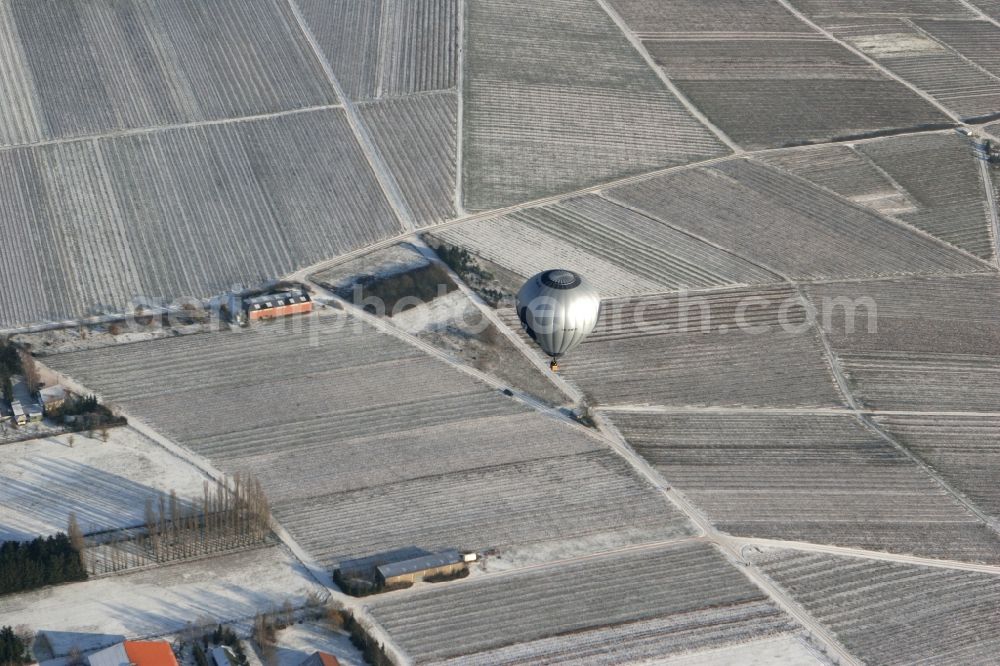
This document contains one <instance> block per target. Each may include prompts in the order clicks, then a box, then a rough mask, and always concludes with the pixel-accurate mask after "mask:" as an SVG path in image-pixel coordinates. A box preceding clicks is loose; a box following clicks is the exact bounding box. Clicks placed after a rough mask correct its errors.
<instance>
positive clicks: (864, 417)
mask: <svg viewBox="0 0 1000 666" xmlns="http://www.w3.org/2000/svg"><path fill="white" fill-rule="evenodd" d="M796 289H798V290H800V291H799V295H800V297H801V298H802V300H803V301H804V302H805V303H806V304H808V306H809V307H814V306H813V305H812V301H810V300H809V297H808V295H807V294H805V293H804V291H803V290H801V287H800V286H799V285H796ZM814 328H815V329H816V331H817V334H818V335H819V339H820V341H821V342H822V343H823V351H824V353H825V354H826V357H827V363H828V364H829V365H830V367H831V369H832V371H833V375H834V378H835V380H836V382H837V386H838V387H839V388H840V390H841V391H842V392H843V393H844V397H845V398H846V399H847V402H848V405H849V406H850V408H851V410H852V411H853V412H854V414H855V418H857V420H858V422H859V423H860V424H861V425H862V426H863V427H865V428H866V429H867V430H868V431H870V432H872V433H874V434H876V435H878V436H879V437H880V438H882V439H883V440H885V441H886V442H888V443H889V444H890V445H891V446H892V447H893V448H895V449H896V450H897V451H899V452H900V453H902V454H903V455H904V456H906V457H907V458H908V459H909V460H910V461H911V462H912V463H913V464H915V465H916V466H917V468H918V469H920V470H921V471H923V472H924V474H926V475H927V476H928V477H930V478H931V479H932V480H934V482H935V483H937V484H938V486H940V487H941V488H942V489H943V490H944V491H945V492H946V493H947V494H948V495H950V496H951V497H952V499H954V500H956V501H957V502H958V503H959V504H961V505H962V506H963V507H965V509H966V510H967V511H969V512H970V513H971V514H972V515H973V516H975V517H976V518H977V519H978V520H980V521H981V522H982V523H983V524H985V525H986V527H987V528H989V529H990V530H991V531H992V532H994V533H995V534H997V535H1000V521H998V520H997V519H995V518H992V517H991V516H989V515H987V514H986V513H985V512H983V511H982V509H980V508H979V507H978V506H976V504H975V503H974V502H972V500H970V499H969V498H967V497H966V496H965V494H964V493H962V492H961V491H959V490H958V489H957V488H955V487H953V486H952V485H951V483H949V482H948V481H947V480H946V479H945V478H944V477H942V476H941V475H940V474H939V473H938V472H937V470H935V469H934V468H933V467H931V466H930V465H928V464H927V463H926V462H924V461H923V459H922V458H920V457H919V456H918V455H916V454H915V453H913V452H912V451H911V450H910V449H909V447H906V446H903V445H902V444H900V443H899V441H898V440H897V439H896V438H895V437H893V436H892V435H891V434H889V433H888V432H886V431H885V430H884V429H883V428H882V426H880V425H879V424H878V423H877V422H876V421H875V420H874V419H872V418H871V416H869V414H868V413H866V410H865V408H864V407H863V406H862V405H861V403H859V402H858V401H857V399H856V398H855V396H854V393H853V391H852V390H851V387H850V382H848V381H847V377H846V376H845V375H844V372H843V368H842V367H841V365H840V359H839V358H838V356H837V354H836V352H834V350H833V347H832V346H831V345H830V341H829V339H828V338H827V335H826V330H825V329H824V328H823V325H822V324H821V323H819V322H815V323H814Z"/></svg>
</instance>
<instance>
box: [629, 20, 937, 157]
mask: <svg viewBox="0 0 1000 666" xmlns="http://www.w3.org/2000/svg"><path fill="white" fill-rule="evenodd" d="M803 31H804V32H809V31H808V29H805V28H804V30H803ZM733 37H734V36H733V35H732V34H731V33H730V34H724V35H721V36H720V35H712V34H711V33H708V34H697V33H696V34H693V35H682V36H678V37H677V38H672V37H670V36H665V38H659V37H651V38H649V39H645V40H643V45H644V46H645V47H646V49H647V50H648V51H649V53H650V55H651V56H652V57H653V59H654V61H655V62H656V64H657V65H659V66H660V67H661V68H662V69H663V71H664V73H665V74H666V75H667V76H668V77H669V78H670V80H671V81H673V82H674V83H675V84H676V85H677V87H678V88H679V89H680V91H681V92H682V93H683V94H684V95H686V96H687V97H688V99H690V100H691V102H692V103H693V104H694V105H695V106H696V107H697V108H698V109H699V110H700V111H701V112H702V113H704V114H705V115H706V116H707V117H708V118H709V120H711V121H712V122H713V123H715V124H716V125H717V126H718V127H719V128H720V129H721V130H722V131H723V132H725V133H726V134H727V135H728V136H729V137H731V138H732V139H733V141H735V142H736V143H737V144H739V145H740V146H742V147H744V148H746V149H759V148H773V147H781V146H790V145H798V144H802V143H814V142H822V141H829V140H831V139H838V138H840V137H848V136H857V135H864V134H868V133H872V132H878V131H880V130H887V129H896V128H916V127H923V126H928V125H934V124H940V123H945V122H947V121H948V118H947V117H946V116H945V115H943V114H942V113H941V112H940V111H938V110H937V109H935V108H934V107H933V106H931V105H930V104H929V103H928V102H927V101H925V100H924V99H922V98H921V97H920V96H918V95H917V94H916V93H914V92H913V91H911V90H909V89H907V88H906V87H905V86H903V85H902V84H900V83H899V82H897V81H894V80H892V79H889V78H887V77H885V76H884V75H883V74H882V73H881V72H879V71H878V70H877V69H875V68H874V67H872V66H871V65H870V64H869V63H867V62H866V61H864V60H863V59H861V58H859V57H858V56H857V55H855V54H853V53H851V52H850V51H849V50H847V49H845V48H844V47H843V46H841V45H839V44H836V43H834V42H831V41H829V40H826V39H824V38H823V37H822V36H821V35H818V34H815V33H814V34H811V35H789V36H787V37H783V36H778V35H772V34H767V33H752V32H747V33H742V34H737V35H736V37H738V38H733Z"/></svg>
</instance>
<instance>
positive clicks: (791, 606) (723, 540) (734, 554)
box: [594, 412, 861, 666]
mask: <svg viewBox="0 0 1000 666" xmlns="http://www.w3.org/2000/svg"><path fill="white" fill-rule="evenodd" d="M594 420H595V421H597V423H598V425H599V427H600V430H601V433H603V434H604V435H605V437H606V439H607V441H608V443H609V445H611V446H612V448H613V449H614V450H615V451H617V452H618V453H619V455H621V456H622V457H624V458H625V459H626V461H628V462H629V463H630V464H631V465H632V466H633V467H634V468H635V469H636V471H638V472H640V473H642V474H643V475H644V476H645V477H646V478H647V479H648V480H649V481H650V482H652V483H653V484H654V485H656V487H657V488H659V490H660V492H661V493H662V494H663V495H665V496H666V497H667V498H668V499H669V500H670V501H671V502H672V503H673V504H674V505H675V506H677V508H678V509H680V510H681V511H682V512H684V513H685V514H686V515H687V517H688V519H689V520H691V521H692V522H694V523H695V524H696V525H697V526H698V527H699V528H700V529H701V530H702V532H703V537H702V538H703V539H704V540H706V541H708V542H710V543H711V544H713V545H714V546H715V547H716V549H718V550H719V551H720V554H722V555H723V556H724V557H726V559H727V560H728V561H729V563H730V565H731V566H733V567H735V568H736V569H737V570H739V571H741V572H743V575H745V576H746V577H747V578H749V579H750V581H751V582H752V583H753V584H754V585H756V586H757V588H758V589H760V590H761V591H762V592H763V593H764V594H766V595H767V596H768V597H769V598H770V599H771V600H772V601H773V602H774V603H775V604H776V605H777V606H779V607H780V608H781V609H782V610H784V611H785V612H786V613H787V614H788V615H789V616H791V617H792V618H794V619H795V620H796V621H797V622H798V623H799V624H800V625H801V626H802V627H803V628H804V629H805V630H806V631H808V632H810V633H811V634H812V635H813V636H814V637H815V638H816V640H817V641H819V642H820V643H821V644H822V645H823V647H824V648H826V649H827V650H829V651H831V652H833V653H835V654H837V655H838V656H839V658H840V659H842V660H843V662H844V663H847V664H855V665H857V666H860V665H861V662H860V661H859V660H858V659H857V658H856V657H855V656H854V655H853V654H851V652H850V651H849V650H848V649H847V648H846V647H844V646H843V645H842V644H841V643H840V641H838V640H837V638H836V636H834V635H833V634H832V633H831V632H830V631H829V630H828V629H827V628H826V627H825V626H824V625H823V624H822V623H821V622H819V621H818V620H817V619H816V618H814V617H813V616H812V614H810V613H809V611H807V610H806V609H805V608H804V607H803V606H802V605H800V604H799V602H798V601H796V600H795V599H793V598H791V597H790V596H789V595H788V593H787V592H786V591H785V590H784V588H782V587H781V586H779V585H778V584H776V583H775V582H774V581H772V580H771V579H770V578H768V577H767V576H766V575H764V573H763V572H761V571H759V570H758V569H757V567H755V566H754V565H752V564H751V563H749V562H747V561H745V560H744V559H743V558H742V556H741V554H740V548H741V547H742V546H738V545H734V544H733V543H732V541H731V537H729V536H728V535H726V534H723V533H722V532H719V530H718V529H717V528H716V527H715V525H714V524H713V523H712V521H711V520H710V519H709V518H708V516H706V515H705V514H704V513H702V511H701V509H699V508H697V507H695V506H694V504H692V503H691V501H690V500H688V499H687V497H685V496H684V494H683V493H682V492H681V491H680V490H678V489H677V488H675V487H674V486H673V485H672V484H670V483H669V481H667V480H666V479H665V478H664V477H663V475H662V474H661V473H660V472H659V470H657V469H656V468H655V467H653V466H652V465H650V464H649V463H648V462H647V461H646V459H645V458H643V457H642V456H640V455H639V454H638V453H637V452H636V451H635V449H633V448H632V446H631V445H630V444H629V443H628V440H626V439H625V437H624V435H622V434H621V432H620V431H619V430H618V428H617V426H615V425H614V424H613V423H611V422H610V421H609V420H608V419H607V418H606V417H605V416H604V415H603V414H601V413H599V412H598V413H597V414H596V416H595V419H594ZM741 565H743V566H741Z"/></svg>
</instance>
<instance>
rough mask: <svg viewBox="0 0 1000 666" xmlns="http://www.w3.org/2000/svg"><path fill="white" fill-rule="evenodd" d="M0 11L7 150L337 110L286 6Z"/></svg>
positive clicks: (52, 6) (133, 5) (226, 0)
mask: <svg viewBox="0 0 1000 666" xmlns="http://www.w3.org/2000/svg"><path fill="white" fill-rule="evenodd" d="M3 4H4V6H3V8H2V9H0V35H3V36H4V40H3V42H4V46H3V47H0V48H2V49H4V51H5V52H6V53H5V56H7V57H4V58H3V59H2V61H3V65H0V67H2V68H3V70H4V72H3V73H4V76H0V80H3V81H4V84H0V85H2V86H3V91H4V92H6V93H7V94H5V95H3V96H2V97H0V143H2V144H4V145H17V144H24V143H35V142H37V141H40V140H45V139H64V138H68V137H76V136H86V135H93V134H102V133H107V132H109V131H116V130H127V129H138V128H149V127H159V126H163V125H172V124H178V123H186V122H193V121H205V120H220V119H227V118H237V117H243V116H247V115H255V114H263V113H272V112H280V111H288V110H292V109H300V108H305V107H312V106H320V105H329V104H334V103H336V101H337V100H336V98H335V96H334V94H333V90H332V88H331V87H330V85H329V83H328V82H327V81H326V79H325V77H324V75H323V71H322V69H321V68H320V66H319V63H318V62H317V61H316V60H315V58H314V57H313V55H312V53H311V51H310V50H309V46H308V44H307V43H306V41H305V39H304V38H303V36H302V35H301V33H300V31H299V30H298V27H297V26H295V25H294V21H292V20H291V19H290V16H289V15H288V14H289V12H288V10H287V7H286V6H285V4H284V3H281V2H277V0H248V1H243V0H221V1H219V2H213V3H211V5H206V4H202V3H196V4H190V3H181V2H164V3H149V2H142V1H140V0H126V1H125V2H117V3H92V2H79V1H77V0H69V1H66V2H55V3H47V4H46V5H45V6H44V7H40V6H38V4H37V3H35V2H32V1H31V0H13V1H12V2H5V3H3ZM209 34H211V38H210V39H209V38H208V36H209Z"/></svg>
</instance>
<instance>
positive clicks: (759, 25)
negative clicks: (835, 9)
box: [610, 0, 811, 35]
mask: <svg viewBox="0 0 1000 666" xmlns="http://www.w3.org/2000/svg"><path fill="white" fill-rule="evenodd" d="M610 4H611V6H612V7H614V9H615V11H616V12H618V14H619V15H620V16H621V17H622V19H623V20H624V21H625V23H626V24H628V27H629V28H630V29H631V30H632V32H634V33H636V34H638V35H647V34H664V33H666V34H669V33H712V32H722V33H732V32H733V28H734V26H735V27H737V28H738V29H739V30H741V31H745V32H769V33H796V32H800V33H808V32H811V31H810V29H809V26H807V25H805V24H804V23H802V22H801V21H799V20H798V19H797V18H795V16H794V15H792V14H791V13H790V12H788V11H787V10H786V9H785V8H784V7H782V6H781V5H780V4H779V3H777V2H775V1H774V0H764V1H763V2H756V3H754V4H753V5H752V6H751V5H748V4H747V3H745V2H741V0H722V1H721V2H714V3H713V4H712V9H711V11H706V10H705V5H704V4H702V3H700V2H698V0H679V1H675V2H669V3H663V2H657V0H610Z"/></svg>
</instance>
